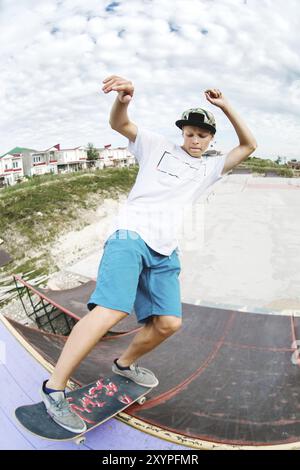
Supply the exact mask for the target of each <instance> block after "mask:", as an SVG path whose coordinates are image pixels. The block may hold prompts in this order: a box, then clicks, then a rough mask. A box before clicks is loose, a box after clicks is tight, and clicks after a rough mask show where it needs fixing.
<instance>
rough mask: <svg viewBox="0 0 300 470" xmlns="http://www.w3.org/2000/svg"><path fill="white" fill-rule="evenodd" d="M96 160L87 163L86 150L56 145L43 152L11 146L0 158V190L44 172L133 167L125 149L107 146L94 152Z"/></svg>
mask: <svg viewBox="0 0 300 470" xmlns="http://www.w3.org/2000/svg"><path fill="white" fill-rule="evenodd" d="M96 150H97V151H98V155H99V157H98V158H97V159H96V160H94V161H93V160H89V159H88V157H87V151H88V149H87V147H85V146H80V147H75V148H65V149H62V148H60V144H57V145H54V146H53V147H50V148H48V149H46V150H34V149H28V148H23V147H15V148H14V149H12V150H10V151H9V152H8V153H6V154H5V155H2V156H0V187H1V186H8V185H13V184H15V183H17V182H18V181H21V180H22V179H23V178H24V176H29V177H31V176H36V175H44V174H46V173H54V174H57V173H70V172H74V171H79V170H85V169H86V168H89V167H94V168H99V169H102V168H106V167H119V168H124V167H129V166H132V165H135V164H136V163H137V162H136V159H135V157H134V156H133V155H132V154H131V153H130V152H129V151H128V149H127V147H117V148H111V144H108V145H105V146H104V148H100V149H96Z"/></svg>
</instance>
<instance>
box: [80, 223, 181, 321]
mask: <svg viewBox="0 0 300 470" xmlns="http://www.w3.org/2000/svg"><path fill="white" fill-rule="evenodd" d="M180 269H181V267H180V260H179V257H178V253H177V250H174V251H173V253H172V254H171V256H165V255H161V254H160V253H157V252H156V251H154V250H152V248H150V247H149V246H148V245H147V244H146V243H145V242H144V240H143V239H142V238H141V237H140V235H138V233H137V232H133V231H131V230H125V229H122V230H117V231H116V232H114V233H113V234H112V235H111V236H110V237H109V238H108V239H107V241H106V242H105V244H104V251H103V256H102V258H101V261H100V265H99V269H98V276H97V282H96V288H95V290H94V292H93V293H92V295H91V297H90V299H89V301H88V304H87V306H88V309H89V310H92V309H93V308H94V307H95V306H96V305H101V306H103V307H106V308H111V309H114V310H120V311H122V312H125V313H128V314H131V313H132V312H133V310H135V314H136V316H137V320H138V322H139V323H145V322H147V321H148V320H149V318H151V317H152V316H154V315H158V316H160V315H171V316H175V317H179V318H181V316H182V307H181V299H180V285H179V279H178V276H179V274H180Z"/></svg>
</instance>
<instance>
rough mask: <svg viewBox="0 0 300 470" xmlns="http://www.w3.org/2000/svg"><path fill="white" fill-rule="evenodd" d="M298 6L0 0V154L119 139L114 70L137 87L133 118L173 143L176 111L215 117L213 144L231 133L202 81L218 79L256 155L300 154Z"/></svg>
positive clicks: (227, 1)
mask: <svg viewBox="0 0 300 470" xmlns="http://www.w3.org/2000/svg"><path fill="white" fill-rule="evenodd" d="M299 16H300V7H299V4H298V2H297V1H296V0H289V1H288V2H286V1H283V0H276V2H271V1H269V0H247V2H245V1H244V0H185V1H184V2H182V0H152V1H151V0H144V1H141V0H130V1H124V0H122V1H118V2H113V1H104V0H102V1H99V0H85V1H84V2H82V1H81V0H44V1H43V2H40V1H38V0H22V2H18V1H17V0H3V1H2V2H1V4H0V43H1V63H2V67H1V76H0V106H1V116H0V128H1V133H0V137H1V140H0V142H1V148H0V154H3V153H5V152H6V151H8V150H9V149H10V148H12V147H15V146H17V145H20V146H27V147H30V148H38V149H43V148H47V147H50V146H51V145H53V144H54V143H57V142H60V143H61V145H62V147H70V146H77V145H85V144H86V143H87V142H90V141H91V142H94V143H95V145H97V146H102V145H104V144H107V143H112V144H113V145H126V144H127V141H126V139H124V138H123V137H121V136H119V135H118V134H117V133H116V132H114V131H112V130H111V129H110V127H109V124H108V120H109V113H110V109H111V106H112V104H113V101H114V99H115V96H116V95H113V94H112V93H110V94H107V95H104V94H103V93H102V91H101V88H102V80H103V79H104V78H105V77H106V76H107V75H111V74H116V75H120V76H124V77H127V78H128V79H130V80H132V81H133V82H134V84H135V95H134V99H133V101H132V103H131V104H130V107H129V115H130V118H131V119H132V120H133V121H134V122H136V123H137V124H138V125H140V126H144V127H148V128H150V129H154V130H156V131H158V132H162V133H164V134H165V135H166V136H167V137H169V138H170V139H173V140H175V141H177V142H178V143H179V142H181V135H180V133H179V132H178V129H177V128H176V127H175V126H174V122H175V120H176V119H177V118H178V117H179V116H180V115H181V113H182V111H183V110H185V109H188V108H189V107H194V106H202V107H206V108H207V109H209V110H210V111H212V112H213V113H214V114H215V116H216V119H217V127H218V132H217V136H216V138H217V145H218V146H219V147H220V148H222V149H223V150H229V149H230V148H232V146H235V145H236V144H237V142H238V138H237V135H236V133H235V131H234V128H233V127H232V125H231V124H230V122H229V121H228V119H227V117H226V116H225V115H224V113H223V112H222V111H221V110H220V109H218V108H216V107H214V106H213V105H212V104H211V103H208V102H207V100H206V98H205V95H204V93H203V92H204V90H205V89H207V88H210V87H212V88H219V89H220V90H222V91H223V93H224V94H225V95H226V96H227V98H228V100H229V101H230V102H231V104H232V106H233V107H234V108H235V109H236V111H237V112H238V113H239V115H240V116H241V117H242V119H243V120H244V121H245V122H246V124H247V125H248V127H249V128H250V129H251V131H252V132H253V134H254V135H255V137H256V140H257V141H258V144H259V147H258V149H257V151H256V154H257V155H261V156H264V157H266V158H267V157H273V158H275V157H276V156H277V155H282V156H288V157H293V158H299V159H300V154H299V151H298V141H299V138H300V126H299V120H300V116H299V115H300V107H299V104H300V85H299V84H300V60H299V52H298V51H299V50H300V36H299V20H298V18H299Z"/></svg>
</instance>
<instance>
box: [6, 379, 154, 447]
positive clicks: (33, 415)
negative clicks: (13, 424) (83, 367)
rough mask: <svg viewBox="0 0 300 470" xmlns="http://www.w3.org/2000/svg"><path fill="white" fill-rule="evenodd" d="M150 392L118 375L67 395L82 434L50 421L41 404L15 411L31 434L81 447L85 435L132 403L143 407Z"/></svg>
mask: <svg viewBox="0 0 300 470" xmlns="http://www.w3.org/2000/svg"><path fill="white" fill-rule="evenodd" d="M151 390H152V388H149V387H142V386H141V385H137V384H136V383H134V382H132V381H131V380H128V379H126V378H124V377H122V376H120V375H117V374H113V375H111V376H106V377H99V379H97V380H96V381H95V382H92V383H90V384H88V385H85V386H83V387H81V388H78V389H77V390H73V391H71V392H69V393H66V397H67V399H68V401H69V403H70V405H71V407H72V410H73V411H74V412H75V413H76V414H77V415H78V416H80V417H81V418H82V419H83V420H84V421H85V423H86V425H87V429H86V430H85V431H84V432H82V433H78V434H77V433H73V432H70V431H68V430H67V429H64V428H62V427H61V426H59V425H58V424H56V423H55V421H53V419H52V418H51V417H50V416H49V414H48V413H47V411H46V407H45V405H44V403H43V402H39V403H35V404H33V405H25V406H20V407H19V408H17V409H16V410H15V416H16V418H17V420H18V421H19V423H20V424H21V425H22V426H23V427H24V428H26V429H27V430H28V431H29V432H31V433H32V434H35V435H37V436H39V437H42V438H44V439H49V440H54V441H69V440H74V441H75V442H76V443H78V444H80V443H83V442H84V440H85V438H84V435H85V434H86V433H87V432H89V431H91V430H92V429H94V428H96V427H97V426H100V425H101V424H102V423H104V422H105V421H107V420H108V419H110V418H112V417H113V416H115V415H116V414H118V413H120V412H121V411H124V410H125V409H126V408H128V407H129V406H130V405H132V404H133V403H134V402H138V403H139V404H143V403H144V402H145V400H146V398H145V395H147V393H149V392H150V391H151Z"/></svg>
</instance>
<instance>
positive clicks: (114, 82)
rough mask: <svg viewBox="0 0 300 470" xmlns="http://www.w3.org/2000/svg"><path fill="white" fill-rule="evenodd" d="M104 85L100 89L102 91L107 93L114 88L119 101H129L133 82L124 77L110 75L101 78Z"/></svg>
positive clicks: (131, 95) (132, 91) (132, 90)
mask: <svg viewBox="0 0 300 470" xmlns="http://www.w3.org/2000/svg"><path fill="white" fill-rule="evenodd" d="M103 83H104V86H103V87H102V90H103V91H104V93H109V92H110V91H112V90H114V91H117V92H118V98H119V100H120V102H121V103H124V104H126V103H129V101H131V99H132V97H133V93H134V86H133V83H132V82H130V81H129V80H126V78H122V77H117V75H111V76H110V77H107V78H105V79H104V80H103Z"/></svg>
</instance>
